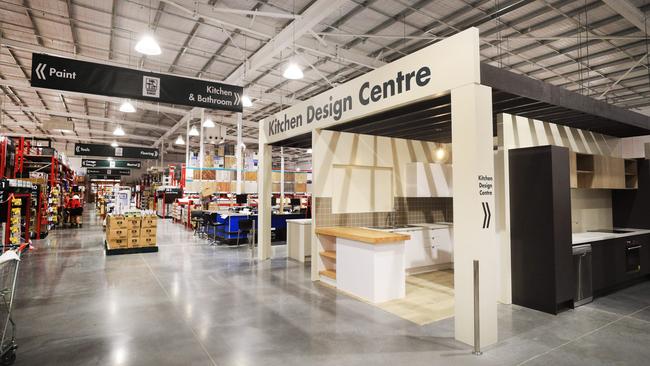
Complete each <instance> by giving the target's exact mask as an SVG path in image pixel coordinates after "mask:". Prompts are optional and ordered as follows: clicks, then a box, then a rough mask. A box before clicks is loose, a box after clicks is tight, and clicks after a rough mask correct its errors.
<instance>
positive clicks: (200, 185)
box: [199, 108, 205, 193]
mask: <svg viewBox="0 0 650 366" xmlns="http://www.w3.org/2000/svg"><path fill="white" fill-rule="evenodd" d="M204 118H205V108H201V117H200V118H199V179H200V182H199V187H200V191H199V193H201V192H203V155H204V154H205V152H204V150H203V119H204Z"/></svg>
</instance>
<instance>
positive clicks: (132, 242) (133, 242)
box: [126, 236, 141, 248]
mask: <svg viewBox="0 0 650 366" xmlns="http://www.w3.org/2000/svg"><path fill="white" fill-rule="evenodd" d="M126 242H127V246H128V247H129V248H138V247H140V246H141V245H140V237H139V236H136V237H132V238H131V237H129V238H128V239H127V240H126Z"/></svg>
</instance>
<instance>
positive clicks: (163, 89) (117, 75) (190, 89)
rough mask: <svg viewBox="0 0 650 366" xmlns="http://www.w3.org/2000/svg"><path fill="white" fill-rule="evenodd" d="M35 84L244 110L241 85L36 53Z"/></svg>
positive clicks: (234, 110)
mask: <svg viewBox="0 0 650 366" xmlns="http://www.w3.org/2000/svg"><path fill="white" fill-rule="evenodd" d="M31 86H33V87H37V88H47V89H57V90H67V91H72V92H79V93H88V94H97V95H107V96H111V97H119V98H131V99H139V100H147V101H151V102H162V103H170V104H178V105H186V106H190V107H202V108H210V109H220V110H226V111H231V112H241V111H242V103H241V96H242V94H243V92H244V89H243V88H242V87H241V86H237V85H229V84H223V83H218V82H214V81H207V80H200V79H194V78H188V77H180V76H175V75H168V74H158V73H153V72H147V71H143V70H135V69H130V68H125V67H117V66H111V65H106V64H98V63H94V62H87V61H80V60H74V59H69V58H64V57H57V56H52V55H46V54H40V53H34V54H32V77H31Z"/></svg>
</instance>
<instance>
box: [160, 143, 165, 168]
mask: <svg viewBox="0 0 650 366" xmlns="http://www.w3.org/2000/svg"><path fill="white" fill-rule="evenodd" d="M160 166H165V141H163V142H162V143H161V144H160Z"/></svg>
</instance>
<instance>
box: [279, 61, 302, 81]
mask: <svg viewBox="0 0 650 366" xmlns="http://www.w3.org/2000/svg"><path fill="white" fill-rule="evenodd" d="M282 76H284V77H285V78H286V79H289V80H298V79H302V78H303V77H304V76H305V75H304V74H303V73H302V69H301V68H300V65H298V62H296V61H295V59H290V60H289V62H287V66H286V67H285V69H284V72H283V73H282Z"/></svg>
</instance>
